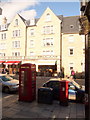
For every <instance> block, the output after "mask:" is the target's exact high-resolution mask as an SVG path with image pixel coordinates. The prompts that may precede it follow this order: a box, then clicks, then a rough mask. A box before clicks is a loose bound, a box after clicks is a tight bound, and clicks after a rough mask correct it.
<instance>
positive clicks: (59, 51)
mask: <svg viewBox="0 0 90 120" xmlns="http://www.w3.org/2000/svg"><path fill="white" fill-rule="evenodd" d="M78 18H79V16H72V17H63V16H62V15H60V16H56V15H55V14H54V13H53V12H52V10H51V9H50V8H47V9H46V10H45V11H44V13H43V15H42V16H41V17H40V18H39V19H34V18H30V19H29V20H25V19H24V18H23V17H22V16H20V15H19V14H17V15H16V16H15V17H14V18H13V20H12V22H11V23H9V24H7V19H6V18H4V19H3V20H2V24H1V25H0V58H1V59H0V64H1V65H2V64H3V67H9V69H10V72H12V71H13V70H15V71H17V70H18V68H19V65H20V64H23V63H34V64H36V71H37V72H39V71H43V72H44V71H47V70H49V71H51V72H60V70H61V69H62V68H63V70H64V73H65V75H70V70H71V69H74V70H75V71H77V72H82V71H84V63H85V62H84V49H85V48H84V44H85V43H84V42H85V41H84V35H82V36H80V35H79V23H78ZM73 20H74V22H72V21H73ZM69 21H71V22H69Z"/></svg>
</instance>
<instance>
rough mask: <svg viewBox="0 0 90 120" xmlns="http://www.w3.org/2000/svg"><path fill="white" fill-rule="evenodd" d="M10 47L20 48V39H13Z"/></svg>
mask: <svg viewBox="0 0 90 120" xmlns="http://www.w3.org/2000/svg"><path fill="white" fill-rule="evenodd" d="M12 47H13V48H20V41H13V42H12Z"/></svg>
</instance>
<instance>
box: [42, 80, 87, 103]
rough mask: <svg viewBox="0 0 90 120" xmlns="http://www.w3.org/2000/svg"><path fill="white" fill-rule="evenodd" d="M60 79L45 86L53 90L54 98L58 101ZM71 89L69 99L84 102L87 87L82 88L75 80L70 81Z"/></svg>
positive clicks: (48, 82)
mask: <svg viewBox="0 0 90 120" xmlns="http://www.w3.org/2000/svg"><path fill="white" fill-rule="evenodd" d="M60 80H61V79H60V78H54V79H50V80H49V81H47V82H46V83H44V84H43V87H49V88H53V97H54V99H56V100H59V95H60V94H59V90H60ZM68 81H69V83H68V87H69V90H68V92H69V97H68V98H69V99H71V100H76V101H78V102H79V101H81V102H84V95H85V86H80V85H79V84H78V83H76V82H75V81H74V80H68Z"/></svg>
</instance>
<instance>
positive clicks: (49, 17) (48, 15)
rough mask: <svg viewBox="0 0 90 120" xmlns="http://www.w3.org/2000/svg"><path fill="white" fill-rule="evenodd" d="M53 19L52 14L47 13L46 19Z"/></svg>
mask: <svg viewBox="0 0 90 120" xmlns="http://www.w3.org/2000/svg"><path fill="white" fill-rule="evenodd" d="M50 20H51V15H50V14H49V13H47V15H46V21H50Z"/></svg>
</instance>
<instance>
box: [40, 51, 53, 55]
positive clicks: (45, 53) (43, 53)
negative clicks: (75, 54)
mask: <svg viewBox="0 0 90 120" xmlns="http://www.w3.org/2000/svg"><path fill="white" fill-rule="evenodd" d="M42 55H54V51H53V50H43V51H42Z"/></svg>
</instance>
